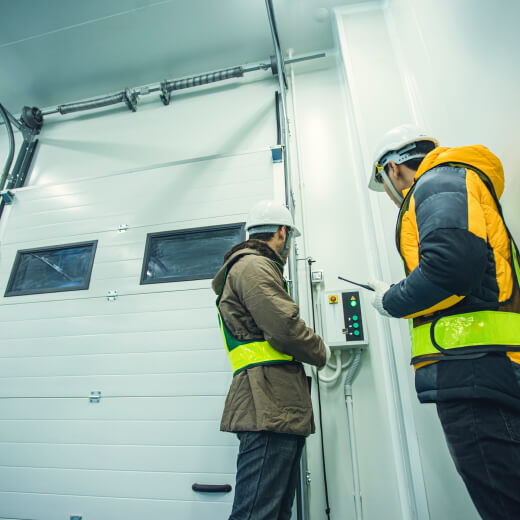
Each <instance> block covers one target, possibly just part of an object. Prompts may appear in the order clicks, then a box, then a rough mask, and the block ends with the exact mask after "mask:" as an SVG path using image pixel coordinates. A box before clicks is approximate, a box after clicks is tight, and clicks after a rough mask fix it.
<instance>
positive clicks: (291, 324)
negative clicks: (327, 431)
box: [213, 201, 330, 520]
mask: <svg viewBox="0 0 520 520" xmlns="http://www.w3.org/2000/svg"><path fill="white" fill-rule="evenodd" d="M246 229H247V231H248V232H249V236H250V238H249V240H247V241H246V242H243V243H241V244H239V245H237V246H235V247H234V248H233V249H232V250H231V251H229V252H228V253H227V254H226V256H225V257H224V265H223V266H222V268H221V269H220V271H219V272H218V273H217V275H216V276H215V278H214V280H213V290H214V291H215V293H216V294H217V295H218V300H217V306H218V309H219V318H220V323H221V328H222V333H223V338H224V343H225V346H226V350H227V352H228V357H229V359H230V363H231V368H232V370H233V373H234V377H233V380H232V383H231V387H230V389H229V393H228V396H227V399H226V404H225V408H224V413H223V416H222V422H221V426H220V429H221V430H222V431H228V432H235V433H237V435H238V438H239V440H240V448H239V453H238V460H237V476H236V486H235V500H234V502H233V511H232V513H231V516H230V517H229V520H246V519H247V520H288V519H289V518H290V517H291V509H292V503H293V501H294V495H295V491H296V485H297V470H298V465H299V461H300V457H301V452H302V448H303V445H304V443H305V437H306V436H307V435H309V434H311V433H314V430H315V426H314V419H313V413H312V403H311V398H310V392H309V386H308V382H307V377H306V375H305V371H304V369H303V365H302V362H305V363H309V364H311V365H315V366H318V367H322V366H324V365H325V364H326V362H327V361H328V359H329V357H330V350H329V348H328V347H327V346H326V345H325V344H324V343H323V341H322V340H321V338H320V337H319V336H318V335H316V334H315V333H314V332H313V331H312V330H311V329H310V328H308V327H307V326H306V325H305V323H304V321H303V320H302V319H300V318H299V309H298V306H297V304H296V303H295V302H294V301H293V300H292V298H291V297H290V296H289V294H288V291H287V285H286V282H285V280H284V277H283V266H284V265H285V262H286V260H287V257H288V252H289V249H290V242H291V237H292V236H298V235H299V232H298V230H297V229H296V227H295V226H294V224H293V220H292V216H291V214H290V213H289V211H288V210H287V208H285V207H283V206H281V205H279V204H277V203H276V202H274V201H261V202H260V203H258V204H256V205H255V206H254V207H253V208H252V210H251V212H250V214H249V218H248V223H247V226H246Z"/></svg>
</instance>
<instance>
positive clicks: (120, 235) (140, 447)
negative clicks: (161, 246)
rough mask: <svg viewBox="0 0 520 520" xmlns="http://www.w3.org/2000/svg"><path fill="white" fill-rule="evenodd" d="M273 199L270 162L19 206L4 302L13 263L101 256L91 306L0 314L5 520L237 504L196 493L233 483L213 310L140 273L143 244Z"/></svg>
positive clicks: (68, 189) (198, 293)
mask: <svg viewBox="0 0 520 520" xmlns="http://www.w3.org/2000/svg"><path fill="white" fill-rule="evenodd" d="M272 197H273V165H272V161H271V154H270V151H269V150H262V151H258V152H252V153H249V154H242V155H235V156H229V157H221V158H210V159H208V160H203V161H200V160H198V161H194V162H184V163H182V164H175V163H170V164H165V165H163V166H154V167H153V168H150V169H146V170H141V171H132V172H121V173H117V174H112V175H108V176H105V177H95V176H94V177H91V178H89V179H84V180H75V181H74V182H70V183H67V184H61V185H45V184H42V185H38V186H35V187H29V188H24V189H21V190H18V191H17V193H16V197H15V204H14V205H13V206H12V207H11V208H10V211H8V212H7V211H6V212H5V214H4V219H5V220H4V222H3V226H4V232H3V238H2V254H1V256H0V280H1V283H2V287H1V289H2V290H3V291H5V288H6V286H7V280H8V279H9V275H10V273H11V269H12V266H13V262H14V259H15V256H16V252H17V251H18V250H22V249H28V248H35V247H46V246H53V245H59V244H70V243H74V242H82V241H87V240H97V241H98V244H97V250H96V255H95V261H94V266H93V270H92V278H91V282H90V288H89V289H88V290H83V291H70V292H62V293H49V294H39V295H26V296H14V297H3V298H2V299H1V301H0V328H1V330H2V334H1V338H0V358H1V360H0V518H20V519H21V518H23V519H38V520H56V519H58V518H64V519H68V518H69V517H70V516H71V515H79V516H82V517H83V519H84V520H104V519H111V520H112V519H115V518H125V519H128V520H134V519H135V520H138V519H139V520H142V519H143V518H175V519H182V520H201V519H207V518H211V519H216V520H218V519H225V518H227V516H228V515H229V513H230V509H231V503H232V498H233V497H232V493H229V494H211V495H203V494H198V493H195V492H193V491H192V489H191V486H192V484H193V483H194V482H199V483H207V484H228V483H229V484H232V485H233V484H234V478H235V464H236V453H237V441H236V439H235V437H234V436H233V435H230V434H225V433H221V432H220V431H219V420H220V414H221V411H222V407H223V404H224V399H225V395H226V393H227V389H228V387H229V383H230V380H231V373H230V370H229V365H228V362H227V359H226V356H225V353H224V350H223V347H222V342H221V337H220V331H219V330H218V326H217V318H216V312H215V295H214V294H213V292H212V290H211V288H210V281H209V280H198V281H192V282H177V283H161V284H149V285H140V278H141V269H142V263H143V255H144V250H145V243H146V237H147V234H148V233H152V232H160V231H168V230H176V229H186V228H196V227H205V226H213V225H220V224H229V223H237V222H244V221H245V218H246V215H247V211H248V209H249V207H250V206H251V205H252V204H253V203H254V202H256V201H257V200H260V199H262V198H272ZM122 224H126V225H128V231H126V232H119V231H118V228H119V226H120V225H122ZM109 291H117V298H116V299H115V300H113V301H110V300H109V299H108V298H107V295H108V293H109ZM91 392H101V400H100V402H98V403H91V402H89V399H88V396H89V394H90V393H91Z"/></svg>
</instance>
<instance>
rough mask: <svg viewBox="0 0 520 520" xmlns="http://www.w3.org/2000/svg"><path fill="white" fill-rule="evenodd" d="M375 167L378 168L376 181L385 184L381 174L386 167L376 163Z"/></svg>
mask: <svg viewBox="0 0 520 520" xmlns="http://www.w3.org/2000/svg"><path fill="white" fill-rule="evenodd" d="M375 167H376V170H377V171H376V174H375V179H376V181H377V182H379V183H381V184H383V176H382V175H381V172H382V171H383V170H384V169H385V168H384V166H379V163H375Z"/></svg>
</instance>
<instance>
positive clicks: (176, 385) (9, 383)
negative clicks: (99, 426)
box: [0, 370, 232, 398]
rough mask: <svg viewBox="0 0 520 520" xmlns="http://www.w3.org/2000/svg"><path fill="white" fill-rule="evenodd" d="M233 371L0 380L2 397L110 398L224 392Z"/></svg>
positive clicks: (221, 393)
mask: <svg viewBox="0 0 520 520" xmlns="http://www.w3.org/2000/svg"><path fill="white" fill-rule="evenodd" d="M231 377H232V375H231V372H230V371H229V370H226V371H223V372H213V373H211V374H207V373H205V372H193V373H190V374H187V373H184V374H154V375H141V374H136V375H124V376H116V375H107V376H97V375H93V376H67V377H15V378H3V379H0V397H85V398H86V397H87V396H88V395H90V392H91V391H101V392H102V394H103V396H105V397H109V396H114V397H136V396H141V397H147V396H148V397H154V396H185V395H200V396H203V395H225V394H226V393H227V390H228V388H229V384H230V382H231Z"/></svg>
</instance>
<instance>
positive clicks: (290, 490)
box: [229, 432, 305, 520]
mask: <svg viewBox="0 0 520 520" xmlns="http://www.w3.org/2000/svg"><path fill="white" fill-rule="evenodd" d="M238 438H239V440H240V448H239V451H238V459H237V478H236V486H235V500H234V502H233V511H232V512H231V516H230V517H229V520H289V519H290V518H291V509H292V504H293V502H294V495H295V492H296V486H297V484H298V482H297V480H298V479H297V474H298V466H299V463H300V457H301V454H302V449H303V445H304V444H305V437H302V436H300V435H289V434H283V433H273V432H241V433H239V434H238Z"/></svg>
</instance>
